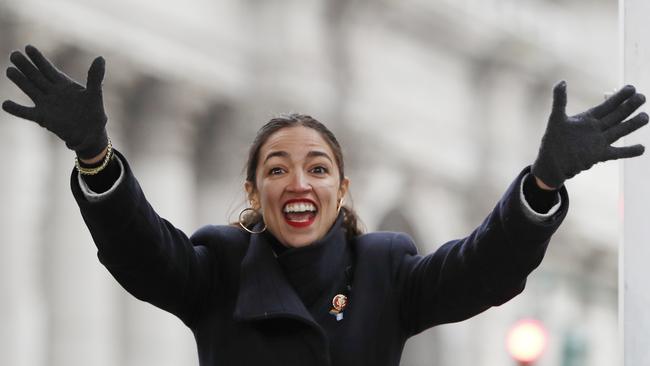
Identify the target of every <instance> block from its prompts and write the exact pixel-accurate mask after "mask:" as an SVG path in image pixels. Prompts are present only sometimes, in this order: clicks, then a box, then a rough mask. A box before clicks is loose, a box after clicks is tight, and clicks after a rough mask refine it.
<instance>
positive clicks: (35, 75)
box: [9, 51, 50, 92]
mask: <svg viewBox="0 0 650 366" xmlns="http://www.w3.org/2000/svg"><path fill="white" fill-rule="evenodd" d="M9 60H11V62H13V64H14V65H16V67H17V68H18V70H20V72H22V73H23V75H25V76H27V78H28V79H29V80H31V81H32V83H34V85H36V87H37V88H39V89H40V90H41V91H43V92H46V91H47V90H48V89H49V86H50V82H49V81H47V79H45V77H44V76H43V74H42V73H41V72H40V71H39V70H38V69H37V68H36V66H34V65H32V63H31V62H29V60H27V57H25V56H24V55H23V54H22V53H20V52H18V51H14V52H12V53H11V56H9Z"/></svg>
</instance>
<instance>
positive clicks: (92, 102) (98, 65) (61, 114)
mask: <svg viewBox="0 0 650 366" xmlns="http://www.w3.org/2000/svg"><path fill="white" fill-rule="evenodd" d="M25 53H27V56H29V58H30V59H31V61H32V62H33V64H32V63H31V62H29V60H27V58H26V57H25V56H24V55H23V54H22V53H20V52H19V51H14V52H12V53H11V56H10V57H9V59H10V60H11V62H12V63H13V64H14V65H16V67H9V68H7V77H8V78H9V79H11V81H13V82H14V83H15V84H16V85H17V86H18V87H19V88H20V90H22V91H23V92H24V93H25V94H27V96H28V97H29V98H30V99H31V100H32V101H33V102H34V107H25V106H21V105H18V104H16V103H14V102H13V101H10V100H6V101H5V102H4V103H2V109H4V110H5V111H7V112H8V113H11V114H13V115H14V116H17V117H21V118H25V119H28V120H31V121H34V122H36V123H38V124H39V125H41V126H42V127H45V128H47V129H48V130H50V131H52V132H53V133H54V134H56V135H57V136H59V137H60V138H61V140H63V141H65V144H66V146H67V147H68V148H69V149H72V150H74V151H75V152H76V153H77V156H79V157H80V158H82V159H90V158H93V157H95V156H97V155H99V154H100V153H101V152H102V150H104V148H106V146H107V145H108V137H107V135H106V121H107V117H106V114H105V113H104V103H103V100H102V80H103V79H104V59H103V58H102V57H97V58H96V59H95V60H94V61H93V63H92V65H91V66H90V69H89V70H88V83H87V84H86V87H83V86H81V85H79V84H78V83H77V82H75V81H74V80H72V79H71V78H69V77H68V76H67V75H65V74H64V73H62V72H60V71H59V70H57V69H56V68H55V67H54V66H53V65H52V64H51V63H50V62H49V61H48V60H47V59H46V58H45V57H43V55H42V54H41V53H40V52H39V51H38V50H37V49H36V48H35V47H33V46H27V47H25ZM34 65H35V66H34Z"/></svg>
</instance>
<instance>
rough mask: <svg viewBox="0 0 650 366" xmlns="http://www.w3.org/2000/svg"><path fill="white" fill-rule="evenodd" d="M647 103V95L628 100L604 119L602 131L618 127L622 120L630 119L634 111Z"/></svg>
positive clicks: (635, 95)
mask: <svg viewBox="0 0 650 366" xmlns="http://www.w3.org/2000/svg"><path fill="white" fill-rule="evenodd" d="M643 103H645V95H643V94H639V93H636V94H634V95H633V96H631V97H630V98H628V99H627V100H626V101H625V102H624V103H623V104H620V105H619V106H618V107H617V108H616V109H614V110H613V111H612V112H611V113H609V114H608V115H606V116H605V117H603V118H602V119H601V121H600V128H601V131H605V130H606V129H608V128H610V127H612V126H614V125H616V124H617V123H619V122H621V121H622V120H624V119H626V118H627V117H629V116H630V115H631V114H632V113H634V111H636V110H637V109H638V108H639V107H640V106H642V105H643Z"/></svg>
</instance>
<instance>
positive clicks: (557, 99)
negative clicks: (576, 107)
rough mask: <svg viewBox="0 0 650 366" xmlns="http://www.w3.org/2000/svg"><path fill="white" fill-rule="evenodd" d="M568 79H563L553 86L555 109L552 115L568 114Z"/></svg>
mask: <svg viewBox="0 0 650 366" xmlns="http://www.w3.org/2000/svg"><path fill="white" fill-rule="evenodd" d="M566 100H567V97H566V81H564V80H562V81H560V82H559V83H557V84H556V85H555V87H554V88H553V110H552V112H551V114H552V115H565V114H566Z"/></svg>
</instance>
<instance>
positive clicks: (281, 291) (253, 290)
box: [234, 234, 322, 331]
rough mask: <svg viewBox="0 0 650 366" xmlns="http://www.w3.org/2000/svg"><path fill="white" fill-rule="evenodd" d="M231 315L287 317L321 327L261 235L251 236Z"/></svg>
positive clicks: (238, 316) (239, 316) (259, 318)
mask: <svg viewBox="0 0 650 366" xmlns="http://www.w3.org/2000/svg"><path fill="white" fill-rule="evenodd" d="M234 317H235V319H236V320H244V321H245V320H262V319H269V318H277V317H287V318H293V319H297V320H302V321H303V322H305V323H307V324H310V325H313V326H315V327H318V328H320V326H319V325H318V324H317V323H316V322H315V321H314V319H313V317H312V316H311V314H309V311H308V310H307V309H306V308H305V305H304V304H303V303H302V301H301V300H300V298H299V297H298V295H297V294H296V292H295V291H294V290H293V288H292V287H291V285H290V284H289V282H288V281H287V279H286V277H285V275H284V273H283V272H282V268H280V265H279V264H278V262H277V260H276V258H275V255H274V254H273V251H272V249H271V246H270V244H269V243H267V242H266V239H265V236H264V235H260V234H252V235H251V236H250V245H249V247H248V251H247V252H246V255H245V256H244V259H243V261H242V265H241V277H240V284H239V294H238V296H237V303H236V305H235V312H234ZM321 331H322V330H321Z"/></svg>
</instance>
